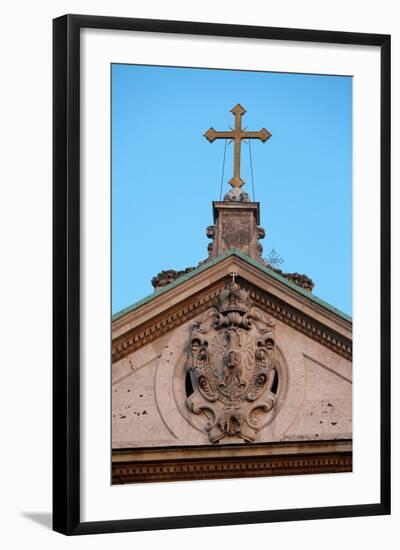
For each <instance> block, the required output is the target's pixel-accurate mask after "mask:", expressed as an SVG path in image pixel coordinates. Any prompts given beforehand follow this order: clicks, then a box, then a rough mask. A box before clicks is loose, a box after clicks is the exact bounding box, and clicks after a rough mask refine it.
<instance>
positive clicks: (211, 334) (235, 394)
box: [186, 274, 280, 443]
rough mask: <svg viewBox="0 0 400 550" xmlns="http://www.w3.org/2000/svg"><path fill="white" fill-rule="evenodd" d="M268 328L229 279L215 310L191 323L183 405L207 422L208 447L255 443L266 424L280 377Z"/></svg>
mask: <svg viewBox="0 0 400 550" xmlns="http://www.w3.org/2000/svg"><path fill="white" fill-rule="evenodd" d="M233 275H234V274H233ZM273 325H274V321H273V320H272V319H270V318H266V316H265V314H264V313H263V312H261V311H260V310H259V309H258V308H255V307H253V305H252V302H251V300H250V297H249V295H248V293H247V291H246V290H244V289H242V288H241V287H240V286H239V285H238V284H237V283H236V282H235V280H234V276H233V280H232V282H231V283H230V284H229V286H228V288H226V289H223V290H222V291H221V294H220V297H219V303H218V306H217V307H216V308H213V309H212V310H209V311H208V313H207V315H205V316H204V317H203V318H202V319H201V320H200V321H197V322H195V323H194V325H193V327H192V332H191V338H190V349H189V352H188V357H187V370H188V376H190V380H191V385H192V388H193V393H191V395H189V397H188V398H187V401H186V405H187V407H188V409H189V410H190V411H191V412H192V413H194V414H196V415H200V414H201V413H203V414H204V415H205V417H206V418H208V422H207V423H206V424H205V428H204V429H205V431H206V432H207V433H208V436H209V439H210V441H211V442H212V443H218V442H219V441H220V440H221V439H223V438H229V437H235V438H241V439H243V440H244V441H247V442H251V441H255V440H256V439H257V437H258V432H259V430H260V428H261V427H263V426H264V425H265V424H266V423H267V421H268V419H272V417H271V411H272V410H273V408H274V407H275V404H276V401H277V397H278V391H277V389H276V388H277V387H278V386H279V385H278V384H277V382H278V378H277V377H278V376H279V372H280V365H279V359H278V353H277V350H276V345H275V337H274V333H273V331H272V327H273ZM274 382H275V383H274Z"/></svg>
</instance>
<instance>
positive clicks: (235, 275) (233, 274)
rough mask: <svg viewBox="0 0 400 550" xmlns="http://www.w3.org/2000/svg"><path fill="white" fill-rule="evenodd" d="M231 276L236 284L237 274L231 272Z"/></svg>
mask: <svg viewBox="0 0 400 550" xmlns="http://www.w3.org/2000/svg"><path fill="white" fill-rule="evenodd" d="M229 275H230V276H231V277H232V283H233V284H235V282H236V281H235V278H236V277H237V273H236V272H235V271H231V272H230V273H229Z"/></svg>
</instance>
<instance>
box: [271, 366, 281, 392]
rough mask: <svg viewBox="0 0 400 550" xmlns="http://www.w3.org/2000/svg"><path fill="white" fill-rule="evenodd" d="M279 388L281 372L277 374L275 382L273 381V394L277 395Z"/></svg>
mask: <svg viewBox="0 0 400 550" xmlns="http://www.w3.org/2000/svg"><path fill="white" fill-rule="evenodd" d="M278 387H279V372H278V371H276V372H275V378H274V381H273V383H272V386H271V393H273V394H274V395H276V394H277V392H278Z"/></svg>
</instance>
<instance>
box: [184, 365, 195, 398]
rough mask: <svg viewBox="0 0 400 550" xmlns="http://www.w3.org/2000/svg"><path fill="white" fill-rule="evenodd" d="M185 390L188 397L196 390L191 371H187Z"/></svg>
mask: <svg viewBox="0 0 400 550" xmlns="http://www.w3.org/2000/svg"><path fill="white" fill-rule="evenodd" d="M185 392H186V397H190V396H191V395H192V393H193V392H194V389H193V384H192V378H191V376H190V372H189V371H188V372H187V373H186V376H185Z"/></svg>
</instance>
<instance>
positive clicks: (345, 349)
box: [112, 278, 352, 362]
mask: <svg viewBox="0 0 400 550" xmlns="http://www.w3.org/2000/svg"><path fill="white" fill-rule="evenodd" d="M226 282H227V278H226V279H225V280H221V281H220V282H219V283H218V284H217V285H213V286H212V288H211V289H210V288H209V289H207V290H206V291H204V292H202V293H199V294H198V295H197V296H193V297H190V298H188V299H186V300H185V301H184V302H182V303H180V304H179V305H177V306H172V307H170V308H169V309H168V311H167V312H166V313H165V314H163V315H162V316H159V317H158V318H156V319H153V320H152V321H149V322H147V323H144V324H142V325H139V326H138V327H135V328H134V329H132V330H131V331H128V332H127V333H125V334H124V335H122V336H120V337H118V338H116V339H115V340H114V342H113V347H112V361H113V362H115V361H118V360H119V359H122V358H123V357H125V356H126V355H128V354H130V353H132V352H133V351H135V350H137V349H139V348H140V347H142V346H144V345H146V344H148V343H150V342H152V341H153V340H155V339H156V338H159V337H160V336H162V335H163V334H165V333H166V332H168V331H170V330H171V329H173V328H174V327H177V326H180V325H182V324H183V323H185V322H186V321H189V320H191V319H193V318H194V317H196V316H197V315H199V314H200V313H202V312H203V311H205V310H206V309H208V308H209V307H212V306H215V305H216V304H217V300H218V296H219V293H220V291H221V289H222V288H223V287H224V286H225V284H226ZM241 284H243V286H244V288H246V289H247V290H248V291H249V293H250V297H251V298H252V299H253V301H254V304H255V305H256V306H257V307H259V308H260V309H261V310H263V311H265V312H266V313H268V314H269V315H271V316H273V317H275V318H277V319H279V320H280V321H282V322H284V323H286V324H288V325H290V326H291V327H293V328H295V329H296V330H298V331H300V332H302V333H303V334H305V335H307V336H309V337H310V338H312V339H314V340H316V341H317V342H319V343H320V344H322V345H324V346H326V347H328V348H329V349H331V350H333V351H334V352H336V353H338V354H339V355H341V356H342V357H344V358H346V359H348V360H350V361H351V359H352V342H351V340H350V339H348V338H346V337H344V336H342V335H340V334H339V333H338V332H336V331H334V330H333V329H331V328H329V327H327V326H325V325H324V324H323V323H321V322H319V321H317V320H315V319H313V318H312V317H311V316H309V315H307V314H305V313H303V312H302V311H300V310H299V309H296V308H295V307H293V306H291V305H288V304H286V303H285V302H284V301H283V300H281V299H279V298H277V297H275V296H273V295H272V294H270V293H269V292H266V291H263V290H260V289H258V288H257V287H256V286H254V285H252V284H250V283H248V282H247V281H246V280H245V279H242V278H241ZM119 323H120V320H119Z"/></svg>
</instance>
